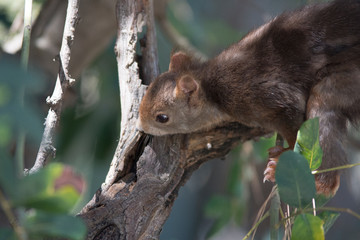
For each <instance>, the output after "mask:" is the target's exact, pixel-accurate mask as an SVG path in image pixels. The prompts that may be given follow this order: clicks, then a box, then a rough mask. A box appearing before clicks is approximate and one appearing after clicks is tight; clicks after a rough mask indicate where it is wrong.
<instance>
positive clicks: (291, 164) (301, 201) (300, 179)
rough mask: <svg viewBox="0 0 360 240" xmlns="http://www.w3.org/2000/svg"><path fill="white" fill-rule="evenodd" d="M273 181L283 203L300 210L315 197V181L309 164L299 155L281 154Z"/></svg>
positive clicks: (293, 153) (288, 152)
mask: <svg viewBox="0 0 360 240" xmlns="http://www.w3.org/2000/svg"><path fill="white" fill-rule="evenodd" d="M275 179H276V183H277V185H278V189H279V194H280V198H281V200H282V201H283V202H285V203H287V204H289V205H291V206H293V207H299V208H302V207H304V206H306V205H307V204H309V203H310V202H311V200H312V198H314V197H315V193H316V189H315V179H314V176H313V175H312V174H311V171H310V168H309V164H308V163H307V161H306V159H305V158H304V157H303V156H302V155H300V154H299V153H295V152H292V151H287V152H284V153H283V154H281V156H280V158H279V162H278V164H277V166H276V172H275Z"/></svg>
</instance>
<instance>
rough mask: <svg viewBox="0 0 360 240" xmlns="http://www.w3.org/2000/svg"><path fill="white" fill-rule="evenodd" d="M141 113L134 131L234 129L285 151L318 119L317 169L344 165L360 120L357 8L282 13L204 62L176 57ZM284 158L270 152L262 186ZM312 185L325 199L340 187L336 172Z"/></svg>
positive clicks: (329, 6)
mask: <svg viewBox="0 0 360 240" xmlns="http://www.w3.org/2000/svg"><path fill="white" fill-rule="evenodd" d="M139 113H140V117H139V121H138V127H139V129H141V130H143V131H144V132H146V133H149V134H152V135H165V134H176V133H190V132H194V131H197V130H202V129H209V128H211V127H214V126H216V125H219V124H222V123H224V122H230V121H237V122H240V123H242V124H244V125H247V126H260V127H262V128H264V129H267V130H271V131H276V132H278V133H279V134H280V135H281V136H283V137H284V138H285V139H286V141H287V142H288V145H289V148H293V147H294V144H295V141H296V135H297V131H298V129H299V128H300V125H301V124H302V123H303V122H304V121H305V120H306V119H310V118H314V117H319V121H320V130H319V131H320V144H321V147H322V149H323V152H324V155H323V162H322V165H321V167H320V169H326V168H332V167H335V166H339V165H343V164H344V163H346V155H345V152H344V140H345V137H346V130H347V129H346V128H347V123H348V122H350V123H354V124H355V123H356V121H357V120H358V119H360V1H355V0H342V1H341V0H336V1H334V2H331V3H324V4H317V5H311V6H306V7H304V8H302V9H300V10H297V11H292V12H287V13H283V14H282V15H280V16H278V17H276V18H274V19H273V20H272V21H270V22H268V23H266V24H264V25H263V26H261V27H260V28H258V29H256V30H254V31H252V32H250V33H248V34H247V35H246V36H245V37H244V38H243V39H242V40H241V41H239V42H237V43H235V44H234V45H232V46H230V47H229V48H228V49H226V50H224V51H223V52H221V53H220V54H219V55H218V56H216V57H215V58H213V59H211V60H209V61H206V62H201V61H198V60H196V59H193V58H191V57H190V56H188V55H186V54H185V53H183V52H177V53H175V54H174V55H173V56H172V57H171V61H170V66H169V71H167V72H165V73H163V74H161V75H160V76H159V77H158V78H157V79H156V80H155V81H154V82H153V83H152V84H151V85H150V86H149V89H148V90H147V92H146V94H145V96H144V98H143V100H142V102H141V105H140V111H139ZM285 150H287V149H280V150H279V149H278V148H273V149H270V150H269V156H270V161H269V162H268V166H267V169H266V171H265V180H270V181H274V180H275V178H274V173H275V166H276V161H277V157H278V156H279V155H280V154H281V152H283V151H285ZM315 179H316V187H317V192H318V193H322V194H325V195H328V196H329V195H334V194H335V193H336V191H337V189H338V187H339V184H340V177H339V172H338V171H333V172H328V173H323V174H317V175H315Z"/></svg>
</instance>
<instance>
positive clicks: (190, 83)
mask: <svg viewBox="0 0 360 240" xmlns="http://www.w3.org/2000/svg"><path fill="white" fill-rule="evenodd" d="M198 89H199V84H198V83H197V82H196V81H195V79H194V78H193V77H191V76H189V75H185V76H183V77H181V78H180V79H179V80H178V82H177V84H176V92H175V94H176V96H178V97H179V96H180V95H187V96H190V95H192V94H193V93H195V92H196V91H197V90H198Z"/></svg>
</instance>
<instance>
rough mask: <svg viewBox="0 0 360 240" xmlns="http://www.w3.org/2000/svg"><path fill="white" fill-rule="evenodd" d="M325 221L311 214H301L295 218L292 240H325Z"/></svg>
mask: <svg viewBox="0 0 360 240" xmlns="http://www.w3.org/2000/svg"><path fill="white" fill-rule="evenodd" d="M323 223H324V222H323V221H322V220H321V219H320V218H319V217H316V216H313V215H311V214H301V215H298V216H297V217H296V218H295V221H294V225H293V227H292V234H291V240H304V239H306V240H324V239H325V235H324V228H323Z"/></svg>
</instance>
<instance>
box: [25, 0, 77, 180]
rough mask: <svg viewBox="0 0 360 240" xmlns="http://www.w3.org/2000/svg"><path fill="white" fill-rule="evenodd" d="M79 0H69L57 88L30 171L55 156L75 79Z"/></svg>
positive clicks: (59, 58)
mask: <svg viewBox="0 0 360 240" xmlns="http://www.w3.org/2000/svg"><path fill="white" fill-rule="evenodd" d="M79 2H80V1H79V0H69V1H68V7H67V12H66V19H65V26H64V33H63V39H62V43H61V49H60V54H59V57H58V60H59V63H60V66H59V73H58V76H57V79H56V84H55V89H54V92H53V94H52V96H51V97H48V98H47V99H46V102H47V103H48V104H49V105H50V109H49V112H48V115H47V117H46V120H45V129H44V133H43V136H42V140H41V144H40V148H39V152H38V154H37V156H36V161H35V164H34V166H33V167H32V168H31V169H30V171H29V173H33V172H36V171H38V170H39V169H40V168H42V167H44V166H45V164H46V162H47V159H48V158H49V157H51V156H52V157H54V155H55V151H56V149H55V147H54V137H55V129H56V127H57V125H58V123H59V120H60V112H61V106H62V102H63V100H64V99H63V96H64V91H65V90H66V89H67V87H68V86H69V85H71V84H72V83H73V82H74V81H75V80H74V79H71V78H70V76H69V71H68V70H69V62H70V50H71V45H72V43H73V41H74V33H75V27H76V25H77V23H78V11H79Z"/></svg>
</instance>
